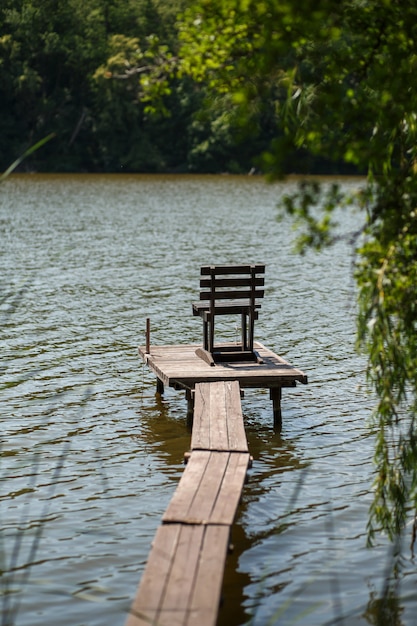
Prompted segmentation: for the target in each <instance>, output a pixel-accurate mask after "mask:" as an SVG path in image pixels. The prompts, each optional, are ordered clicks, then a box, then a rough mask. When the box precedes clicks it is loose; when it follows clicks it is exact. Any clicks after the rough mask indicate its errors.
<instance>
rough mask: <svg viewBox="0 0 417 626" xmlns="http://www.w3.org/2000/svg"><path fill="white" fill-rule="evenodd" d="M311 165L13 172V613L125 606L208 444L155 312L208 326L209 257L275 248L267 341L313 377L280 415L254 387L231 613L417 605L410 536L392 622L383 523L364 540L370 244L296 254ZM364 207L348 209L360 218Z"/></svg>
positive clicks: (83, 612) (5, 438)
mask: <svg viewBox="0 0 417 626" xmlns="http://www.w3.org/2000/svg"><path fill="white" fill-rule="evenodd" d="M294 184H295V183H294V182H288V183H279V184H275V185H267V184H265V183H264V182H263V181H262V180H261V179H259V178H254V177H234V176H204V177H200V176H181V177H176V176H165V177H164V176H133V175H132V176H128V175H127V176H125V175H115V176H101V175H95V176H89V175H85V176H84V175H78V176H69V175H68V176H59V175H57V176H47V175H43V176H38V175H26V176H14V177H12V178H10V179H9V180H8V181H6V183H5V184H3V185H2V186H1V188H0V232H1V250H0V285H1V294H2V306H1V310H0V314H1V316H2V329H1V335H2V343H1V346H2V354H1V406H2V412H1V438H2V441H1V466H0V476H1V492H0V497H1V509H0V516H1V519H0V522H1V532H0V567H1V570H2V573H1V578H0V581H1V589H0V591H1V593H2V597H1V603H2V604H1V606H2V608H3V621H2V623H1V624H2V626H6V624H7V626H10V625H11V624H16V625H17V626H37V625H39V626H41V625H42V626H45V625H48V626H49V625H52V624H54V625H55V624H60V626H95V625H97V626H116V625H118V624H119V625H123V624H124V622H125V619H126V614H127V611H128V610H129V606H130V604H131V601H132V599H133V597H134V594H135V591H136V588H137V585H138V582H139V580H140V577H141V574H142V572H143V569H144V566H145V562H146V559H147V555H148V552H149V548H150V543H151V541H152V539H153V536H154V534H155V531H156V529H157V527H158V525H159V523H160V519H161V516H162V514H163V512H164V510H165V508H166V506H167V504H168V502H169V500H170V499H171V497H172V494H173V492H174V489H175V487H176V485H177V483H178V481H179V478H180V476H181V472H182V471H183V465H182V460H183V453H184V452H185V451H187V450H188V448H189V443H190V433H189V431H188V430H187V425H186V402H185V398H184V394H183V393H182V392H176V391H174V390H170V389H168V390H166V393H165V396H164V397H163V398H162V399H161V398H159V397H157V396H156V395H155V379H154V377H153V375H152V374H151V373H150V372H149V371H148V370H147V369H146V368H145V367H144V366H143V364H142V362H141V361H140V360H139V357H138V354H137V346H138V345H139V344H143V343H144V341H145V339H144V335H145V320H146V317H150V319H151V327H152V331H151V332H152V336H151V342H152V343H159V344H170V343H183V342H184V343H189V342H199V341H200V340H201V330H202V329H201V320H199V319H198V318H193V317H192V314H191V301H192V300H193V299H195V297H196V295H197V293H198V281H199V267H200V265H202V264H206V263H211V262H215V263H224V262H243V261H245V262H246V261H255V262H264V263H266V266H267V272H266V297H265V299H264V302H263V306H262V310H261V313H260V316H259V321H258V322H257V325H256V328H255V335H256V337H255V338H256V339H258V340H260V341H262V342H263V343H264V344H265V345H266V346H268V347H269V348H271V349H272V350H274V351H275V352H277V353H279V354H280V355H282V356H283V357H285V358H286V359H287V360H289V361H290V362H291V363H292V364H293V365H294V366H296V367H299V368H300V369H302V370H303V371H304V372H305V373H306V374H307V375H308V377H309V385H308V386H298V387H297V388H296V389H288V390H284V392H283V405H282V406H283V430H282V432H281V434H278V433H275V432H274V431H273V429H272V406H271V402H270V401H269V395H268V393H267V392H266V391H263V390H247V391H246V393H245V397H244V399H243V401H242V405H243V412H244V417H245V423H246V429H247V436H248V442H249V447H250V451H251V454H252V455H253V457H254V465H253V469H252V470H251V471H250V482H249V484H248V485H246V486H245V490H244V495H243V501H242V505H241V507H240V509H239V514H238V518H237V521H236V525H235V527H234V530H233V543H234V545H235V550H234V553H233V554H232V555H231V556H230V557H229V558H228V562H227V569H226V573H225V584H224V603H223V606H222V608H221V611H220V614H219V624H220V625H221V626H226V625H227V626H240V625H243V624H253V625H256V626H264V625H275V624H279V625H281V626H282V625H285V626H287V625H290V624H297V625H302V626H314V625H317V626H323V625H325V624H345V625H346V626H351V625H356V624H358V625H359V624H363V625H365V624H377V623H379V624H392V625H395V626H400V625H409V624H410V625H411V624H414V623H415V598H416V592H415V575H414V565H413V563H412V560H411V558H410V555H409V554H408V552H407V551H406V552H405V558H404V561H403V565H402V569H401V571H400V573H399V576H398V581H397V584H396V585H393V588H392V590H391V592H390V595H389V601H388V603H387V604H386V606H385V608H384V611H385V613H384V616H385V617H384V620H385V618H386V621H380V622H378V619H377V615H378V611H379V610H380V608H381V602H380V600H379V598H380V593H381V590H382V588H383V585H384V579H385V574H386V572H387V571H388V570H387V568H388V567H389V562H390V559H389V546H388V545H387V543H386V542H385V541H384V540H383V539H379V540H378V541H377V545H376V547H375V548H374V549H373V550H369V549H367V548H366V547H365V545H366V524H367V515H368V507H369V504H370V501H371V487H370V485H371V482H372V475H373V467H372V455H373V438H372V435H371V433H370V432H369V430H368V428H367V420H368V418H369V415H370V412H371V410H372V406H373V400H372V396H371V395H370V394H369V393H368V392H367V390H366V385H365V379H364V361H363V359H362V358H361V357H358V355H357V354H356V353H355V351H354V333H355V331H354V317H355V297H354V286H353V282H352V278H351V270H352V266H351V264H352V253H351V250H350V248H349V246H348V244H346V243H343V242H340V243H338V244H337V245H336V246H335V247H334V248H333V249H331V250H328V251H326V252H324V253H323V254H321V255H316V254H313V253H308V254H306V255H305V256H304V257H301V256H297V255H295V254H293V252H292V247H291V246H292V239H293V232H292V229H291V224H290V223H289V221H288V220H287V219H284V220H283V221H281V222H277V220H276V215H277V209H276V206H277V203H278V201H279V199H280V197H281V196H282V194H283V193H284V192H287V191H288V190H289V189H290V188H291V187H292V186H293V185H294ZM344 184H345V185H348V186H350V187H355V186H357V185H358V184H359V181H355V180H347V181H345V182H344ZM358 220H359V218H358V216H357V215H354V214H351V213H349V212H347V213H346V214H345V215H344V216H342V221H343V225H342V226H343V229H350V228H354V227H356V226H357V224H358ZM224 332H225V333H227V330H225V331H224ZM230 332H231V333H232V334H234V333H236V332H237V331H236V329H233V328H232V329H231V331H230ZM6 616H8V617H7V619H6Z"/></svg>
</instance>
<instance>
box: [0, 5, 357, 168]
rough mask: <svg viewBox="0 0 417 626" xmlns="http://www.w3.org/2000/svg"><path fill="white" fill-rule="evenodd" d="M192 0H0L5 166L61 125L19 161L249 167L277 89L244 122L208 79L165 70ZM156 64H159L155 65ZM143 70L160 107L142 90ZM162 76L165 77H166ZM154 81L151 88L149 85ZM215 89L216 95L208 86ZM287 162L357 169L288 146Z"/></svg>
mask: <svg viewBox="0 0 417 626" xmlns="http://www.w3.org/2000/svg"><path fill="white" fill-rule="evenodd" d="M192 4H193V3H192V2H190V0H170V1H169V2H164V1H163V0H162V1H161V0H123V2H121V1H119V0H64V1H63V0H60V1H59V2H57V1H56V0H2V3H1V7H0V137H1V142H0V170H1V171H4V170H5V169H6V168H7V166H8V165H9V164H10V163H11V162H12V161H14V159H16V158H18V157H19V155H21V154H23V153H24V151H25V150H26V149H27V148H28V147H29V146H31V145H34V144H36V142H38V141H39V140H41V139H42V138H44V137H46V136H49V135H50V134H51V133H54V135H55V139H54V140H53V141H49V142H48V144H47V145H45V146H44V147H43V148H42V150H39V151H36V153H34V154H33V155H32V156H31V158H30V159H26V160H25V161H24V162H23V163H22V165H21V170H23V171H25V170H26V171H39V172H45V171H47V172H143V173H147V172H149V173H152V172H160V173H162V172H169V173H171V172H172V173H183V172H200V173H223V172H229V173H248V172H249V171H253V170H254V169H262V166H261V165H260V162H259V155H262V153H263V152H264V151H265V150H267V148H268V146H269V145H270V143H271V140H272V139H276V137H277V123H276V100H275V99H274V98H265V100H264V101H263V102H262V106H258V107H257V109H256V111H254V112H253V114H252V116H251V124H250V125H248V124H246V125H245V128H244V129H243V127H242V125H241V123H240V119H239V116H238V115H236V112H235V108H234V107H233V106H232V105H231V101H230V98H229V97H228V95H227V94H224V93H223V94H221V93H218V92H216V93H214V92H213V90H212V88H211V86H210V83H209V81H204V80H203V81H196V80H193V79H192V78H191V77H190V76H189V75H188V76H187V75H182V76H180V75H178V73H177V74H175V75H174V74H173V75H172V76H168V74H167V67H169V64H170V63H172V64H175V62H176V56H175V55H176V54H177V51H178V50H179V48H180V42H179V33H178V29H177V15H178V14H179V13H180V12H181V11H184V10H186V9H187V7H188V6H192ZM159 68H160V71H159ZM146 77H152V78H150V80H152V81H153V85H152V86H151V87H152V89H151V91H152V94H153V96H154V95H155V90H158V88H159V91H158V93H157V96H158V100H159V106H158V109H157V110H155V108H152V107H150V106H149V99H147V97H146V95H144V84H145V82H146ZM159 79H160V80H159ZM145 91H146V88H145ZM208 96H211V97H208ZM283 170H284V171H285V172H286V173H292V172H295V173H312V174H320V173H332V174H335V173H356V172H357V171H358V168H357V167H355V166H353V165H352V164H346V163H344V162H343V160H342V159H339V160H337V161H336V162H335V161H330V160H329V159H326V158H325V157H323V156H321V155H317V154H316V155H315V156H312V155H311V153H309V152H308V151H306V150H301V149H295V148H293V147H288V148H287V150H286V153H285V163H284V166H283Z"/></svg>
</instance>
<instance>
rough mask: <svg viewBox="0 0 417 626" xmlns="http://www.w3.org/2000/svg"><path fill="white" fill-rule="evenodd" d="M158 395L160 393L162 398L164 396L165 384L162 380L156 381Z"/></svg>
mask: <svg viewBox="0 0 417 626" xmlns="http://www.w3.org/2000/svg"><path fill="white" fill-rule="evenodd" d="M156 393H159V394H160V395H161V396H163V395H164V383H163V382H162V380H161V379H160V378H157V379H156Z"/></svg>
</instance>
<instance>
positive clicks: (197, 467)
mask: <svg viewBox="0 0 417 626" xmlns="http://www.w3.org/2000/svg"><path fill="white" fill-rule="evenodd" d="M248 464H249V454H248V453H238V452H229V453H228V452H210V451H205V450H197V451H194V452H192V453H191V455H190V458H189V460H188V463H187V466H186V468H185V470H184V473H183V475H182V477H181V480H180V482H179V484H178V486H177V489H176V491H175V493H174V495H173V497H172V499H171V501H170V503H169V505H168V508H167V510H166V511H165V513H164V515H163V518H162V520H163V522H164V523H184V524H203V525H204V524H224V525H229V526H230V525H232V524H233V521H234V518H235V515H236V511H237V507H238V505H239V500H240V496H241V493H242V489H243V486H244V483H245V479H246V472H247V468H248Z"/></svg>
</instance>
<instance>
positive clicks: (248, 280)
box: [200, 276, 265, 289]
mask: <svg viewBox="0 0 417 626" xmlns="http://www.w3.org/2000/svg"><path fill="white" fill-rule="evenodd" d="M252 284H253V285H255V287H263V286H264V284H265V278H264V277H257V278H254V279H252V277H251V276H247V277H245V278H236V277H233V278H214V279H213V280H211V278H202V279H201V280H200V287H201V288H202V289H210V287H211V286H212V285H213V286H214V287H215V288H218V287H222V288H223V287H251V286H252Z"/></svg>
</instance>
